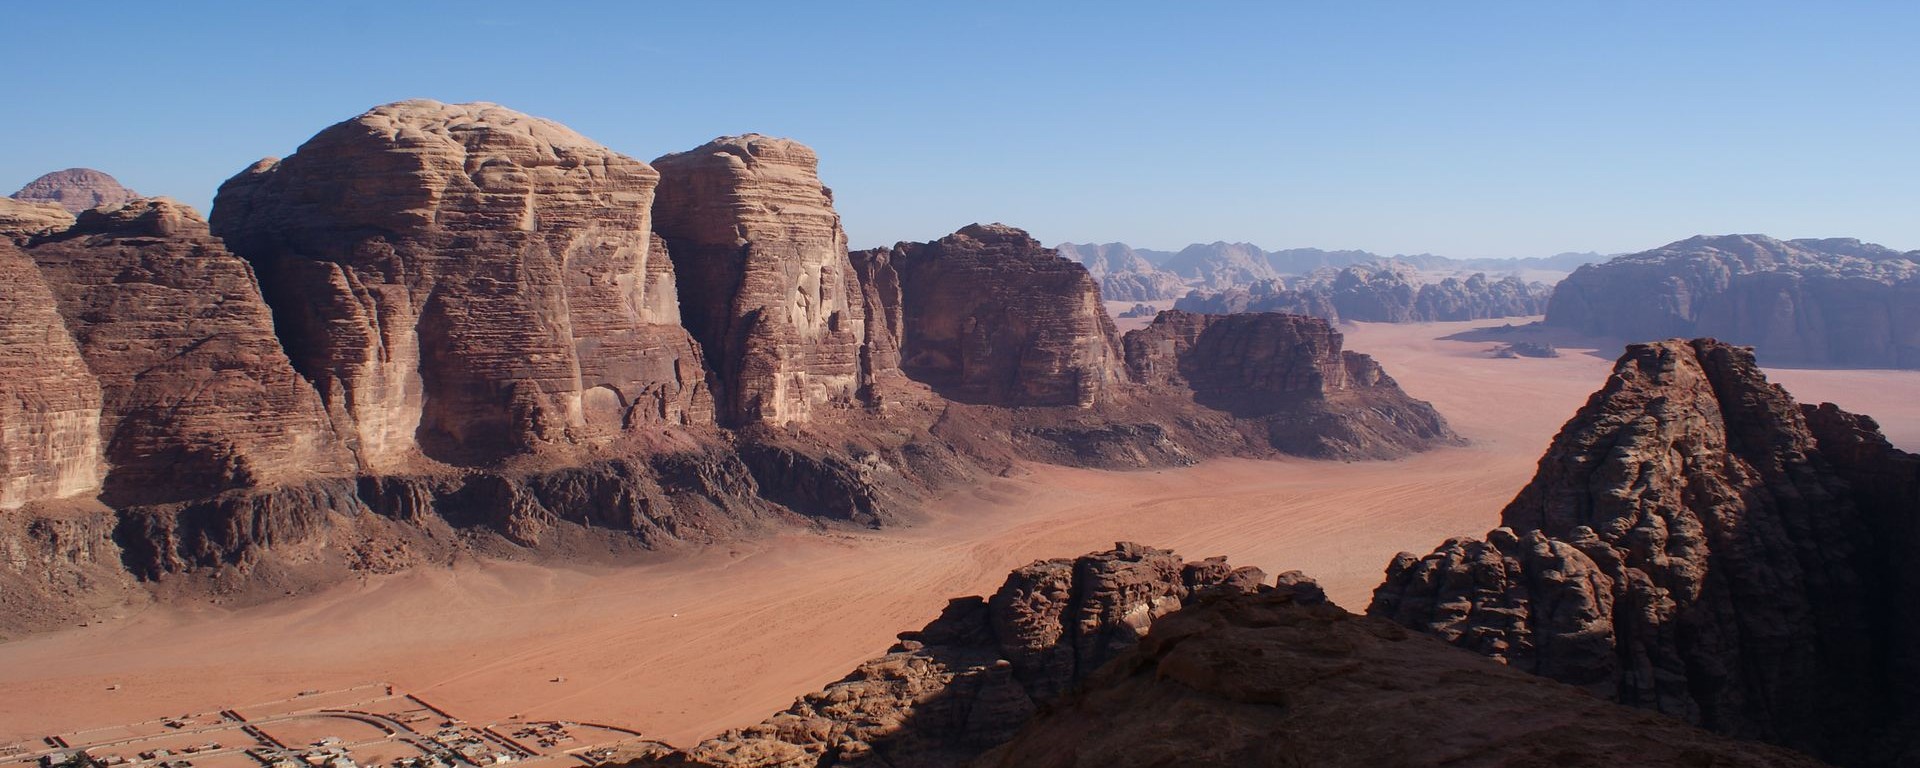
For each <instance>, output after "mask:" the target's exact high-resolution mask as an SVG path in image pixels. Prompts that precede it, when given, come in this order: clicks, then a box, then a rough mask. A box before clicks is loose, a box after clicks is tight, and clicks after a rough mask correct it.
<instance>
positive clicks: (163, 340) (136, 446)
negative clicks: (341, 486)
mask: <svg viewBox="0 0 1920 768" xmlns="http://www.w3.org/2000/svg"><path fill="white" fill-rule="evenodd" d="M29 253H30V254H31V255H32V257H33V260H34V262H35V263H36V264H37V266H38V268H39V270H40V273H41V274H42V275H43V276H44V278H45V279H46V282H47V284H48V285H49V286H51V287H52V289H53V293H54V295H55V297H56V298H57V299H58V302H59V310H60V314H61V316H62V317H63V318H64V320H65V325H66V327H67V329H68V330H69V331H70V332H71V333H72V335H73V338H74V339H76V340H77V341H78V346H79V350H80V353H81V355H82V356H83V357H84V358H85V360H86V364H87V368H88V370H89V371H90V374H91V378H93V379H94V380H95V381H97V382H98V386H99V387H100V391H101V393H102V397H103V408H102V413H101V416H102V417H101V419H100V423H99V426H100V430H101V433H102V435H103V441H104V443H105V459H106V461H107V463H109V464H110V465H112V468H113V469H112V472H111V473H110V474H109V475H108V476H107V479H106V487H105V495H104V496H103V500H104V501H106V502H107V503H109V504H112V505H115V506H125V505H139V504H155V503H166V502H175V501H182V500H186V499H191V498H198V497H203V496H209V495H214V494H218V493H220V492H222V491H227V490H232V489H237V488H254V487H263V486H272V485H281V484H289V483H297V482H301V481H304V480H306V479H309V478H312V477H316V476H320V477H325V476H344V475H350V474H352V472H353V463H352V459H351V457H350V456H349V455H348V454H347V452H346V451H345V450H344V448H343V447H342V446H341V444H340V442H339V441H338V439H337V438H336V436H335V434H334V432H333V426H332V424H331V423H329V422H328V420H327V418H326V414H325V412H323V411H322V410H321V408H320V401H319V398H318V397H316V396H315V395H314V392H313V389H312V388H311V387H310V386H308V385H307V383H306V382H305V381H304V380H302V379H301V378H300V377H299V376H298V375H297V374H295V373H294V371H293V367H292V366H291V365H289V364H288V362H287V358H286V355H285V353H283V352H282V351H281V349H280V344H279V340H278V339H276V338H274V335H273V330H272V329H273V322H272V318H271V315H270V313H269V311H268V310H267V306H266V303H265V302H263V301H262V300H261V299H260V294H259V290H258V288H257V287H256V285H255V283H254V279H253V273H252V271H251V270H249V269H248V268H247V265H246V262H243V261H241V260H240V259H239V258H237V257H235V256H234V255H233V254H231V253H228V252H227V250H226V248H224V247H223V246H222V245H221V244H220V241H219V240H217V239H215V238H214V237H213V236H212V235H211V234H209V233H208V231H207V225H206V222H205V221H204V220H202V219H201V218H200V216H199V214H196V213H194V212H193V211H192V210H191V209H188V208H186V207H185V206H182V205H180V204H179V203H176V202H173V201H172V200H168V199H166V198H155V199H150V200H137V201H134V202H132V203H128V204H126V205H123V206H121V207H119V208H100V209H96V210H92V211H85V212H82V213H81V214H80V217H79V220H78V222H77V223H75V224H74V226H73V227H72V228H71V229H68V230H66V231H65V232H62V233H60V234H58V235H55V236H51V237H47V238H42V239H39V240H36V241H35V242H34V243H33V245H32V247H31V248H30V249H29Z"/></svg>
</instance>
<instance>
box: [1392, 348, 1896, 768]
mask: <svg viewBox="0 0 1920 768" xmlns="http://www.w3.org/2000/svg"><path fill="white" fill-rule="evenodd" d="M1501 521H1502V525H1503V526H1504V527H1502V528H1499V529H1496V530H1494V531H1493V532H1491V533H1489V534H1488V536H1487V537H1486V539H1484V540H1478V539H1453V540H1449V541H1448V542H1446V543H1445V544H1443V545H1442V546H1441V547H1440V548H1439V549H1437V550H1436V551H1435V552H1434V553H1433V554H1430V555H1427V556H1425V557H1420V556H1416V555H1412V554H1405V553H1403V554H1402V555H1400V556H1399V557H1397V558H1395V560H1394V561H1393V563H1392V564H1391V565H1390V566H1389V567H1388V570H1387V578H1386V582H1385V583H1384V584H1382V585H1381V586H1380V588H1379V589H1378V590H1377V591H1376V592H1375V594H1374V599H1373V603H1372V605H1371V606H1370V608H1369V612H1370V613H1372V614H1374V615H1378V616H1382V617H1387V618H1390V619H1393V620H1394V621H1397V622H1399V623H1401V624H1404V625H1406V626H1409V627H1413V628H1416V629H1419V630H1421V631H1424V632H1428V633H1431V634H1434V635H1437V636H1439V637H1441V638H1444V639H1446V640H1448V641H1450V642H1452V643H1454V644H1456V645H1459V646H1462V647H1466V648H1470V649H1472V650H1475V651H1478V652H1481V653H1485V654H1488V655H1491V656H1493V657H1495V658H1499V659H1502V660H1504V661H1506V662H1507V663H1508V664H1509V665H1511V666H1514V667H1516V668H1518V669H1522V670H1526V671H1530V672H1535V673H1538V674H1541V675H1545V676H1548V677H1552V678H1554V679H1557V680H1562V681H1566V682H1569V683H1573V684H1576V685H1581V686H1584V687H1586V688H1588V689H1589V690H1592V691H1594V692H1595V693H1598V694H1600V695H1603V696H1607V697H1609V698H1613V699H1615V700H1618V701H1620V702H1622V703H1625V704H1631V705H1634V706H1640V707H1646V708H1650V709H1656V710H1659V711H1661V712H1666V713H1670V714H1673V715H1677V716H1681V717H1685V718H1687V719H1690V720H1693V721H1695V722H1698V723H1700V724H1702V725H1704V726H1706V727H1708V728H1711V729H1713V730H1716V731H1720V732H1723V733H1728V734H1733V735H1737V736H1743V737H1752V738H1760V739H1764V740H1767V741H1772V742H1775V743H1779V744H1784V745H1787V746H1791V747H1794V748H1797V749H1802V750H1805V751H1808V752H1811V753H1813V754H1816V755H1819V756H1822V757H1824V758H1826V759H1829V760H1833V761H1835V762H1838V763H1841V764H1847V765H1894V764H1905V763H1904V762H1903V761H1911V760H1913V759H1915V758H1916V756H1920V743H1916V741H1915V738H1914V735H1915V734H1916V733H1920V729H1916V728H1915V724H1916V717H1920V675H1916V674H1915V672H1916V669H1920V665H1917V664H1916V662H1915V656H1916V652H1915V651H1914V650H1913V649H1914V648H1916V647H1920V646H1916V639H1917V636H1916V634H1915V627H1916V622H1917V621H1920V619H1916V614H1920V609H1916V606H1917V605H1920V591H1915V590H1916V587H1917V586H1920V585H1917V584H1916V579H1915V577H1914V576H1913V575H1912V568H1911V566H1910V565H1909V563H1910V562H1911V560H1912V559H1913V558H1914V557H1915V556H1916V555H1920V538H1917V537H1916V535H1915V531H1916V527H1917V526H1920V457H1917V456H1914V455H1912V454H1907V453H1904V452H1901V451H1898V450H1895V449H1893V448H1892V447H1891V446H1889V445H1888V444H1887V442H1886V441H1885V440H1884V439H1883V438H1881V437H1880V435H1879V434H1878V431H1877V429H1875V428H1874V426H1873V424H1872V421H1871V420H1870V419H1865V418H1862V417H1856V416H1852V415H1850V414H1846V413H1844V412H1842V411H1840V410H1839V409H1837V408H1834V407H1832V406H1830V405H1823V406H1820V407H1818V408H1803V407H1800V406H1797V405H1795V404H1794V402H1793V401H1792V399H1791V398H1790V397H1789V396H1788V395H1787V394H1786V392H1785V391H1783V390H1781V389H1780V388H1778V387H1776V386H1774V385H1771V384H1769V383H1767V381H1766V378H1765V377H1764V376H1763V375H1762V374H1761V373H1760V370H1759V369H1758V368H1757V367H1756V365H1755V363H1754V356H1753V354H1752V352H1750V351H1748V350H1747V349H1745V348H1741V347H1735V346H1731V345H1728V344H1723V343H1720V342H1717V341H1713V340H1710V339H1700V340H1695V341H1691V342H1687V341H1677V340H1676V341H1667V342H1661V343H1657V344H1641V345H1634V346H1631V347H1629V348H1628V350H1627V353H1626V354H1625V355H1624V356H1623V357H1622V358H1621V359H1620V361H1619V362H1618V363H1617V364H1616V366H1615V368H1614V372H1613V375H1612V376H1611V377H1610V378H1609V379H1608V381H1607V384H1606V386H1605V387H1604V388H1603V389H1601V390H1600V391H1599V392H1597V393H1595V394H1594V395H1593V397H1592V398H1591V399H1590V400H1589V401H1588V402H1587V405H1586V406H1585V407H1584V408H1582V409H1581V411H1580V412H1579V413H1578V414H1577V415H1575V417H1574V418H1573V420H1571V421H1569V422H1568V423H1567V425H1566V426H1565V427H1564V428H1563V429H1562V430H1561V432H1560V434H1559V436H1558V437H1556V438H1555V439H1554V443H1553V445H1552V447H1551V448H1549V449H1548V451H1547V454H1546V455H1545V457H1543V458H1542V459H1541V462H1540V469H1539V472H1538V474H1537V475H1535V477H1534V479H1533V481H1532V482H1531V483H1529V484H1528V485H1527V487H1526V488H1525V489H1524V490H1522V491H1521V492H1520V494H1519V495H1518V496H1517V497H1516V498H1515V499H1514V501H1513V502H1512V503H1511V504H1509V505H1508V506H1507V508H1506V509H1505V510H1504V511H1503V512H1502V513H1501Z"/></svg>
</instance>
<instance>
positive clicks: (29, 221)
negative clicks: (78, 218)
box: [0, 198, 73, 245]
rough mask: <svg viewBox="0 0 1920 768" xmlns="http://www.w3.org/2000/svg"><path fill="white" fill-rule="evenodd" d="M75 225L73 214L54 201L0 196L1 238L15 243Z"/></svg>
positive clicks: (24, 241)
mask: <svg viewBox="0 0 1920 768" xmlns="http://www.w3.org/2000/svg"><path fill="white" fill-rule="evenodd" d="M71 226H73V214H71V213H68V212H67V209H65V208H61V207H60V206H58V205H55V204H53V203H29V202H22V201H19V200H14V199H12V198H0V239H3V240H5V241H6V242H9V243H12V244H14V245H26V244H27V241H28V240H32V239H33V238H35V237H39V236H41V235H49V234H53V233H55V232H59V231H61V230H63V229H66V228H67V227H71Z"/></svg>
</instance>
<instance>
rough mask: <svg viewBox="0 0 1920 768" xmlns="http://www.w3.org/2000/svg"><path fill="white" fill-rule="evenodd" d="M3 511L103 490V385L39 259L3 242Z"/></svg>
mask: <svg viewBox="0 0 1920 768" xmlns="http://www.w3.org/2000/svg"><path fill="white" fill-rule="evenodd" d="M0 285H4V286H6V288H5V290H0V382H5V383H6V391H5V392H4V393H0V511H5V510H12V509H16V508H18V507H20V506H22V505H24V504H26V503H27V502H29V501H34V500H39V499H63V498H69V497H73V496H79V495H82V494H86V493H89V492H96V491H98V490H99V489H100V480H101V478H102V476H104V475H105V474H106V469H107V468H106V463H105V462H104V461H103V460H102V458H103V457H102V454H101V448H100V446H101V441H100V404H101V400H100V383H99V382H98V381H96V380H94V378H93V375H92V374H91V373H89V372H88V371H87V362H86V359H85V358H83V357H81V356H80V348H79V347H78V346H77V345H76V344H74V341H73V336H72V334H69V333H68V332H67V326H66V323H65V322H63V321H62V320H61V319H60V311H59V305H58V304H57V303H56V301H55V299H54V296H53V291H52V290H50V289H48V287H47V284H46V281H45V280H44V279H43V278H42V277H41V276H40V272H39V270H38V269H37V268H35V266H34V263H33V259H31V258H30V257H28V256H27V255H26V254H24V253H21V252H20V251H19V250H16V249H15V248H14V247H13V246H11V245H8V244H5V243H0Z"/></svg>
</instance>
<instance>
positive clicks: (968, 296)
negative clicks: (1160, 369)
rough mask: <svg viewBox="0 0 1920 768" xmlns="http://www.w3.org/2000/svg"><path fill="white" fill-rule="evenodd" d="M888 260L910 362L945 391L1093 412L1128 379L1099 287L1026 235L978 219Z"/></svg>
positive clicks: (905, 247) (905, 358)
mask: <svg viewBox="0 0 1920 768" xmlns="http://www.w3.org/2000/svg"><path fill="white" fill-rule="evenodd" d="M888 259H889V260H890V262H891V263H892V266H893V269H894V270H895V271H896V272H897V273H898V275H899V283H900V294H901V304H902V306H903V307H904V308H905V313H904V314H905V320H904V329H905V335H904V338H903V339H902V342H901V356H902V367H903V369H904V370H905V371H906V372H907V373H908V375H911V376H913V377H914V378H915V379H918V380H920V381H924V382H927V383H928V384H930V385H932V386H933V388H934V390H935V391H937V392H940V393H941V394H942V395H944V396H947V397H949V398H952V399H955V400H960V401H962V402H975V403H984V404H990V405H1010V406H1026V405H1071V406H1078V407H1081V408H1085V407H1089V406H1092V405H1094V404H1095V403H1098V402H1101V401H1103V400H1106V399H1108V398H1110V397H1111V396H1112V394H1113V392H1114V391H1115V390H1116V389H1117V388H1118V387H1119V385H1120V384H1121V383H1122V382H1123V381H1124V372H1123V371H1124V369H1123V367H1122V363H1121V356H1120V353H1119V349H1118V344H1117V343H1116V337H1117V334H1116V332H1115V330H1114V327H1113V320H1112V319H1111V318H1109V317H1107V312H1106V309H1105V308H1104V307H1102V305H1101V303H1100V288H1099V286H1098V285H1097V284H1095V283H1094V281H1093V278H1092V277H1091V276H1090V275H1089V274H1088V273H1087V270H1086V269H1085V268H1084V267H1082V266H1080V265H1079V264H1075V263H1073V262H1071V261H1068V260H1066V259H1064V258H1061V257H1060V256H1059V255H1058V254H1056V253H1054V252H1053V250H1052V249H1050V248H1043V247H1041V245H1040V243H1039V242H1038V241H1036V240H1034V239H1033V238H1032V237H1029V236H1028V235H1027V233H1026V232H1024V231H1021V230H1019V229H1015V228H1013V227H1008V226H1004V225H1000V224H972V225H969V226H967V227H964V228H962V229H961V230H960V231H958V232H955V233H954V234H951V235H948V236H946V237H943V238H941V239H939V240H935V241H933V242H930V243H901V244H898V245H895V246H894V247H893V250H892V252H891V253H890V254H889V256H888Z"/></svg>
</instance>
